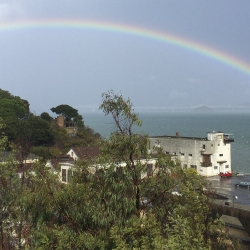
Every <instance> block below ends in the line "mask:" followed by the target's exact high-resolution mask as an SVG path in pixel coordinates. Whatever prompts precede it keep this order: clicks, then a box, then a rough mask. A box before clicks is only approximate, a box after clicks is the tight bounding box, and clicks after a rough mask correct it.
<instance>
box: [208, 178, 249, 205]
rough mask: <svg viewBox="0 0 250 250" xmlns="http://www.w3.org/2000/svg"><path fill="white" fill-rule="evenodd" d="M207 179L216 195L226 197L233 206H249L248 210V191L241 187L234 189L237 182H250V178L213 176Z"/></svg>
mask: <svg viewBox="0 0 250 250" xmlns="http://www.w3.org/2000/svg"><path fill="white" fill-rule="evenodd" d="M207 179H208V181H209V182H210V183H211V186H212V188H214V189H215V190H216V192H217V193H218V194H222V195H224V196H226V197H228V200H229V201H231V203H234V205H235V206H237V207H240V206H241V205H242V206H249V209H250V189H249V188H242V187H238V188H235V184H236V183H238V182H241V181H249V182H250V176H237V177H230V178H221V177H219V176H213V177H209V178H207ZM234 197H237V199H234Z"/></svg>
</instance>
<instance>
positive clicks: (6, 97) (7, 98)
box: [0, 89, 29, 119]
mask: <svg viewBox="0 0 250 250" xmlns="http://www.w3.org/2000/svg"><path fill="white" fill-rule="evenodd" d="M28 115H29V103H28V101H26V100H23V99H21V98H20V97H19V96H13V95H11V94H10V93H9V92H8V91H5V90H2V89H0V116H1V117H2V118H3V119H5V118H7V117H15V118H23V117H25V116H28Z"/></svg>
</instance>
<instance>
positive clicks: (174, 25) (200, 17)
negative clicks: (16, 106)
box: [0, 0, 250, 114]
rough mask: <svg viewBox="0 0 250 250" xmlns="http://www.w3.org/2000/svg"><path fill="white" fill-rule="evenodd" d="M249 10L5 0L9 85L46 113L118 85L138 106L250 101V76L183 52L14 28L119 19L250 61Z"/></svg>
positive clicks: (2, 82)
mask: <svg viewBox="0 0 250 250" xmlns="http://www.w3.org/2000/svg"><path fill="white" fill-rule="evenodd" d="M249 13H250V1H249V0H241V1H235V0H219V1H218V0H203V1H198V0H185V1H181V0H180V1H178V0H133V1H132V0H126V1H125V0H105V1H104V0H102V1H101V0H71V1H69V0H67V1H66V0H47V1H45V0H37V1H34V0H6V1H4V0H0V88H2V89H4V90H8V91H9V92H10V93H12V94H14V95H18V96H20V97H21V98H23V99H27V100H28V101H29V102H30V108H31V110H32V111H35V112H36V114H40V113H41V112H43V111H46V112H49V111H50V108H52V107H55V106H57V105H59V104H69V105H71V106H73V107H75V108H77V109H78V110H79V111H80V112H81V111H82V110H85V109H84V108H81V107H85V106H89V105H99V104H100V103H101V94H102V93H103V92H106V91H108V90H110V89H113V90H114V91H115V92H119V93H122V94H123V95H124V96H125V97H130V98H131V100H132V102H133V104H134V106H138V107H177V106H180V107H183V106H198V105H210V106H211V105H212V106H216V105H238V104H244V103H249V102H250V101H249V100H250V71H249V74H246V73H243V72H242V71H239V70H238V69H236V68H234V67H230V66H228V65H226V64H223V63H221V62H219V61H217V60H214V59H212V58H210V57H207V56H204V55H202V54H200V53H196V52H194V51H191V50H188V49H185V48H181V47H180V46H176V45H171V44H168V43H165V42H159V41H157V40H155V39H147V38H145V37H141V36H135V35H131V34H124V33H119V32H108V31H103V30H94V29H93V30H92V29H90V30H86V29H74V28H66V27H63V26H61V27H45V26H44V27H43V26H40V27H38V26H37V27H35V28H32V29H27V28H24V27H22V28H18V29H8V27H9V25H10V24H11V23H12V22H18V23H19V22H22V21H29V22H30V23H34V22H36V21H38V20H44V21H45V20H47V21H49V20H52V19H53V20H56V19H62V20H64V21H67V20H75V19H77V20H78V21H79V20H82V21H86V20H88V21H98V22H100V23H102V22H103V23H105V22H110V23H113V24H118V25H119V24H122V25H125V26H126V25H129V26H135V27H141V28H144V29H149V30H152V31H157V32H163V33H166V34H173V35H176V36H179V37H182V38H183V39H190V40H192V41H194V42H196V43H199V44H202V45H205V46H207V47H210V48H214V49H216V50H218V51H221V52H222V53H226V54H229V55H230V56H232V57H235V58H238V59H239V60H240V61H244V62H245V63H247V64H249V65H250V46H249V43H250V15H249ZM249 67H250V66H249Z"/></svg>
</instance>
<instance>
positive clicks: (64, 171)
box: [62, 169, 67, 182]
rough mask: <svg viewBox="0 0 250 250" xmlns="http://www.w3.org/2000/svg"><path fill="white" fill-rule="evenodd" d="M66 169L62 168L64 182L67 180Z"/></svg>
mask: <svg viewBox="0 0 250 250" xmlns="http://www.w3.org/2000/svg"><path fill="white" fill-rule="evenodd" d="M66 175H67V170H66V169H62V181H63V182H66V181H67V176H66Z"/></svg>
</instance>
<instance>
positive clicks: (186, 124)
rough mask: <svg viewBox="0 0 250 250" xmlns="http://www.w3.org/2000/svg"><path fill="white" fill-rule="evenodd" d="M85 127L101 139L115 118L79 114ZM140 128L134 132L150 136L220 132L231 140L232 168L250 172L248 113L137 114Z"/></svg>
mask: <svg viewBox="0 0 250 250" xmlns="http://www.w3.org/2000/svg"><path fill="white" fill-rule="evenodd" d="M82 115H83V117H84V123H85V125H86V126H88V127H90V128H93V129H94V130H95V132H98V133H100V134H101V136H102V137H104V138H109V136H110V134H111V133H112V132H113V131H114V130H115V124H114V121H113V120H112V118H111V117H110V116H105V115H104V114H103V113H98V112H96V113H86V114H82ZM139 118H140V119H141V120H142V126H141V127H134V128H133V131H134V132H135V133H141V134H147V135H149V136H161V135H170V136H173V135H175V134H176V132H178V133H179V135H180V136H187V137H201V138H205V137H206V136H207V132H213V131H216V132H217V131H222V132H224V133H226V134H230V138H232V139H234V142H232V144H231V149H232V169H233V171H234V172H244V173H250V113H224V114H222V113H204V114H201V113H191V112H190V113H164V112H158V113H140V114H139Z"/></svg>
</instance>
